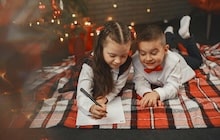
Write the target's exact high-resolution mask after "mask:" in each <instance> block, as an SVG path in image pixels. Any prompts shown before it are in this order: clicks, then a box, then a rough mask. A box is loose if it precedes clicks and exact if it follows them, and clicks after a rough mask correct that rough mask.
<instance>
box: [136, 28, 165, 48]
mask: <svg viewBox="0 0 220 140" xmlns="http://www.w3.org/2000/svg"><path fill="white" fill-rule="evenodd" d="M155 40H160V41H161V44H162V45H165V44H166V38H165V35H164V33H163V30H162V28H161V27H160V26H159V25H148V26H147V27H146V28H145V29H144V30H143V31H142V32H141V33H140V34H137V40H136V45H138V44H139V43H140V42H142V41H155Z"/></svg>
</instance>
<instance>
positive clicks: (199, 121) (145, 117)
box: [11, 46, 220, 129]
mask: <svg viewBox="0 0 220 140" xmlns="http://www.w3.org/2000/svg"><path fill="white" fill-rule="evenodd" d="M215 47H216V46H215ZM216 48H217V47H216ZM211 49H213V48H212V47H209V48H205V47H201V52H202V55H203V58H204V64H203V66H201V68H200V69H199V70H196V77H195V78H194V79H192V80H190V81H189V82H187V83H185V84H184V85H183V87H182V88H181V89H180V91H179V93H178V98H176V99H170V100H166V101H164V105H163V106H159V107H147V108H140V106H138V105H137V101H138V100H139V99H140V97H139V96H138V95H137V94H136V93H135V91H134V87H133V84H132V83H130V82H128V83H127V84H126V86H125V88H124V89H123V92H122V94H121V98H122V105H123V109H124V114H125V120H126V122H125V123H123V124H111V125H96V126H91V125H88V126H76V116H77V105H76V98H75V93H74V92H67V93H62V94H60V93H57V89H58V88H59V86H60V85H61V84H60V82H61V81H59V82H57V81H58V79H59V78H61V77H62V76H61V75H63V73H60V74H58V75H56V76H55V77H56V78H52V79H51V80H49V81H47V82H45V83H44V84H42V85H40V86H39V87H38V89H47V90H44V91H47V94H48V96H46V97H47V99H44V100H43V101H41V102H39V103H38V104H35V108H34V109H33V110H34V113H33V112H32V114H33V115H32V117H31V118H29V119H28V120H26V122H24V123H20V124H18V123H16V122H19V121H20V120H21V118H24V117H22V116H20V117H17V119H19V120H18V121H17V120H14V121H13V122H14V123H12V125H11V127H30V128H49V127H53V126H65V127H69V128H85V129H88V128H96V129H97V128H99V129H191V128H213V127H220V92H219V91H220V77H219V75H218V74H217V73H216V72H213V71H215V70H217V72H218V73H219V71H218V70H219V64H220V63H219V58H217V57H216V56H214V55H213V57H215V61H214V60H212V61H211V60H209V59H208V58H207V56H210V55H209V54H210V53H209V51H210V50H211ZM213 68H214V70H213ZM42 91H43V90H37V92H36V93H35V95H36V97H38V99H40V97H41V96H40V95H41V94H42V93H41V92H42ZM33 110H32V111H33Z"/></svg>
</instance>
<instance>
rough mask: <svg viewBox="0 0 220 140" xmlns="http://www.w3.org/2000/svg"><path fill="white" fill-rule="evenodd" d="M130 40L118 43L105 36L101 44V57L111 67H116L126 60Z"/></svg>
mask: <svg viewBox="0 0 220 140" xmlns="http://www.w3.org/2000/svg"><path fill="white" fill-rule="evenodd" d="M130 47H131V42H130V41H129V42H128V43H126V44H118V43H116V42H115V41H113V40H111V39H110V38H109V37H107V39H106V41H105V43H104V44H103V57H104V60H105V62H106V63H107V64H108V65H109V66H110V67H111V68H112V69H117V68H119V67H120V66H121V65H122V64H124V63H125V61H126V60H127V57H128V54H129V51H130Z"/></svg>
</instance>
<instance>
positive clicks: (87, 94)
mask: <svg viewBox="0 0 220 140" xmlns="http://www.w3.org/2000/svg"><path fill="white" fill-rule="evenodd" d="M80 91H82V92H83V93H84V94H85V95H86V96H87V97H89V99H91V100H92V101H93V102H94V103H95V104H96V105H98V106H101V105H100V104H99V103H98V102H97V101H96V100H95V99H94V98H93V97H92V96H91V95H90V94H89V93H88V92H87V91H86V90H85V89H83V88H80ZM101 107H102V106H101Z"/></svg>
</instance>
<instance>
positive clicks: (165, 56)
mask: <svg viewBox="0 0 220 140" xmlns="http://www.w3.org/2000/svg"><path fill="white" fill-rule="evenodd" d="M136 43H137V48H138V51H137V52H136V53H135V54H134V55H133V60H132V62H133V66H134V77H133V81H134V83H135V89H136V92H137V93H138V94H139V95H140V96H141V97H142V99H141V100H140V102H139V103H140V106H141V107H147V106H149V107H156V106H158V105H162V101H164V100H167V99H172V98H175V97H176V95H177V92H178V90H179V88H180V86H181V85H182V84H183V83H185V82H187V81H188V80H190V79H192V78H193V77H194V76H195V73H194V71H193V70H192V69H191V67H189V66H188V65H187V63H186V61H185V60H184V59H183V58H182V57H181V56H180V55H179V54H178V53H175V52H171V51H170V50H169V45H168V44H166V39H165V35H164V33H163V31H162V29H161V28H160V27H159V26H156V25H149V26H148V27H147V28H146V29H144V30H143V32H142V33H141V34H138V35H137V42H136ZM152 85H154V86H155V87H156V88H154V89H152V88H151V86H152Z"/></svg>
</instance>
